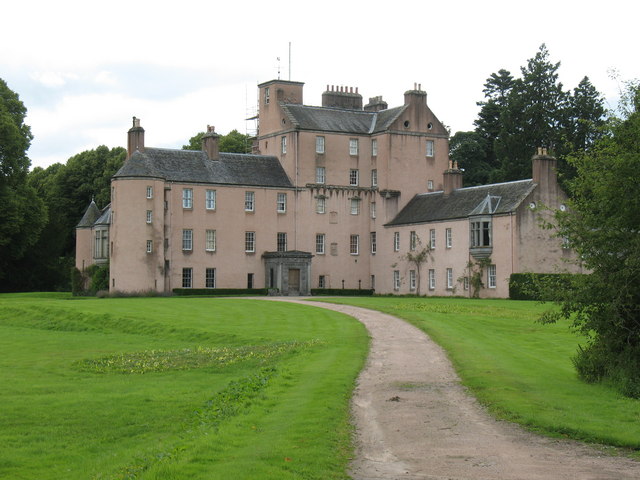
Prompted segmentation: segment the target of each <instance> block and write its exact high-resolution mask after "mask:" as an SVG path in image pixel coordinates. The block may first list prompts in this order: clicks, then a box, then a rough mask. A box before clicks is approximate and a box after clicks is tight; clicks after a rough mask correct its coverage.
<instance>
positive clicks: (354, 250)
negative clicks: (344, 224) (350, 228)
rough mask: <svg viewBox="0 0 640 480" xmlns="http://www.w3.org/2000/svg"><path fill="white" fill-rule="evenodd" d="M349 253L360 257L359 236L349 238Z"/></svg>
mask: <svg viewBox="0 0 640 480" xmlns="http://www.w3.org/2000/svg"><path fill="white" fill-rule="evenodd" d="M349 253H350V254H351V255H360V235H350V236H349Z"/></svg>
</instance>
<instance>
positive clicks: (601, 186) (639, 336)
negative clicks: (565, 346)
mask: <svg viewBox="0 0 640 480" xmlns="http://www.w3.org/2000/svg"><path fill="white" fill-rule="evenodd" d="M628 98H629V99H630V100H631V101H630V102H629V105H628V107H631V108H629V109H628V110H627V112H628V116H627V117H626V118H616V119H613V121H612V122H611V128H610V133H609V135H607V136H606V137H604V138H601V139H599V140H596V142H595V144H594V146H593V147H592V148H591V149H590V150H588V151H581V152H578V153H577V154H575V155H573V156H572V157H571V162H572V164H573V165H574V167H575V168H576V171H577V176H576V177H575V179H574V180H572V181H571V182H570V187H571V192H572V200H571V202H570V209H569V210H568V211H567V212H559V213H558V214H557V220H558V224H559V231H560V234H561V235H563V236H565V237H566V238H568V240H569V242H570V244H571V246H572V247H573V248H574V249H575V250H576V252H577V253H578V255H579V258H580V259H581V261H582V262H583V263H584V266H585V268H586V269H587V270H588V271H590V272H591V273H590V274H589V275H582V276H579V277H578V279H577V280H576V281H575V282H574V284H573V285H572V288H569V289H567V290H565V291H563V292H561V293H560V299H561V300H562V309H561V310H560V312H557V313H555V314H552V313H550V314H547V315H546V316H545V317H544V320H545V321H556V320H558V319H559V318H566V319H569V320H570V321H571V322H572V325H573V326H574V327H575V328H576V329H577V331H579V332H580V333H582V334H583V335H584V336H585V337H586V339H587V340H586V345H584V346H582V347H581V348H580V349H579V351H578V353H577V354H576V356H575V357H574V364H575V366H576V368H577V371H578V374H579V375H580V377H582V378H583V379H585V380H586V381H590V382H596V381H607V382H612V383H613V384H614V385H615V386H616V387H617V388H619V389H620V390H621V391H622V392H623V393H624V394H625V395H628V396H632V397H639V398H640V281H639V280H640V179H639V177H638V171H639V170H640V113H639V108H640V89H639V88H637V86H636V87H634V88H633V89H632V92H631V93H630V95H629V96H628Z"/></svg>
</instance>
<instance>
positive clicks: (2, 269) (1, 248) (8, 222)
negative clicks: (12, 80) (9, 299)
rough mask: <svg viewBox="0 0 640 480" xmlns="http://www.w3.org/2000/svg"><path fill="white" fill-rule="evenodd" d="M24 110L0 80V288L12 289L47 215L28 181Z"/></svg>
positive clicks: (27, 133) (28, 139)
mask: <svg viewBox="0 0 640 480" xmlns="http://www.w3.org/2000/svg"><path fill="white" fill-rule="evenodd" d="M26 114H27V109H26V108H25V106H24V104H23V103H22V102H21V101H20V99H19V97H18V95H17V94H16V93H15V92H13V91H12V90H11V89H9V87H8V86H7V84H6V82H5V81H4V80H2V79H0V290H14V288H13V283H12V280H13V279H15V278H16V277H15V276H14V275H15V274H19V272H17V271H16V268H15V264H16V262H17V261H18V260H20V259H21V258H22V257H23V256H24V255H25V253H26V252H27V251H28V249H29V248H30V247H32V246H33V245H34V243H35V242H36V241H37V239H38V236H39V234H40V231H41V230H42V227H43V226H44V223H45V221H46V218H47V210H46V208H45V205H44V202H43V201H42V200H41V199H40V198H38V195H37V193H36V191H35V190H34V189H33V188H32V187H31V186H29V185H28V184H27V173H28V171H29V165H30V164H31V161H30V160H29V157H28V156H27V150H28V148H29V145H30V144H31V139H32V138H33V137H32V135H31V129H30V128H29V126H28V125H25V124H24V118H25V116H26Z"/></svg>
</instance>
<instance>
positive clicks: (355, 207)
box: [351, 198, 361, 215]
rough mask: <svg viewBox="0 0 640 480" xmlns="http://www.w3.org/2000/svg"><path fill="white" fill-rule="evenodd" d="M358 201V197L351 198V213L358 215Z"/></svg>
mask: <svg viewBox="0 0 640 480" xmlns="http://www.w3.org/2000/svg"><path fill="white" fill-rule="evenodd" d="M360 201H361V200H360V199H359V198H352V199H351V215H360Z"/></svg>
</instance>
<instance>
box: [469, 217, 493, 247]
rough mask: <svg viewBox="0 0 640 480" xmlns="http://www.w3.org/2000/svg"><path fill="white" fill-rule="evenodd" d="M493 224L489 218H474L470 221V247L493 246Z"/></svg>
mask: <svg viewBox="0 0 640 480" xmlns="http://www.w3.org/2000/svg"><path fill="white" fill-rule="evenodd" d="M492 230H493V222H492V220H491V218H489V217H484V218H476V219H474V220H472V221H471V225H470V228H469V232H470V234H471V238H470V243H471V247H472V248H473V247H491V246H492V244H493V238H492V237H493V231H492Z"/></svg>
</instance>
